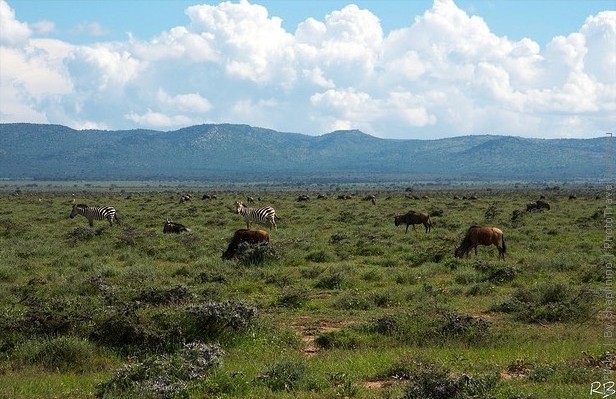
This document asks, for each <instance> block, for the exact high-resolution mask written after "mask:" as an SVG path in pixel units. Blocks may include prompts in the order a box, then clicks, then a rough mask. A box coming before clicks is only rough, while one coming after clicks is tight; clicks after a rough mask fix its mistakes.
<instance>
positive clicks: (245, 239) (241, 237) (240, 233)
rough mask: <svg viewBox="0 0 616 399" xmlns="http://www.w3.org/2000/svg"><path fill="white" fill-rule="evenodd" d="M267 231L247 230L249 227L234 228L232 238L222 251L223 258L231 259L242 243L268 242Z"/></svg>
mask: <svg viewBox="0 0 616 399" xmlns="http://www.w3.org/2000/svg"><path fill="white" fill-rule="evenodd" d="M269 239H270V237H269V233H268V232H267V231H265V230H249V229H240V230H236V231H235V233H234V234H233V238H232V239H231V241H230V242H229V246H228V247H227V250H226V251H225V252H223V254H222V258H223V259H227V260H228V259H233V258H234V257H235V256H236V254H237V250H238V248H239V246H240V244H242V243H248V244H253V245H255V244H261V243H266V244H269Z"/></svg>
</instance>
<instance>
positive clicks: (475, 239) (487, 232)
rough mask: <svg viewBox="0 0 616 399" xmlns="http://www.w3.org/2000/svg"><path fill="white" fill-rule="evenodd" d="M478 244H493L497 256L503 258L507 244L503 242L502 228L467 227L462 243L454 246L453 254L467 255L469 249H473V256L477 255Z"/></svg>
mask: <svg viewBox="0 0 616 399" xmlns="http://www.w3.org/2000/svg"><path fill="white" fill-rule="evenodd" d="M478 245H486V246H489V245H495V246H496V248H498V258H499V259H503V260H504V259H505V253H506V252H507V244H506V243H505V236H504V235H503V232H502V230H501V229H499V228H497V227H481V226H471V227H469V229H468V230H467V231H466V235H465V236H464V239H463V240H462V243H461V244H460V246H459V247H458V248H456V250H455V253H454V254H455V256H456V258H463V257H468V256H469V253H470V251H471V249H474V250H475V256H477V246H478Z"/></svg>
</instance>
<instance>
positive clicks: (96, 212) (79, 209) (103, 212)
mask: <svg viewBox="0 0 616 399" xmlns="http://www.w3.org/2000/svg"><path fill="white" fill-rule="evenodd" d="M77 215H83V216H85V217H86V218H88V224H89V225H90V227H92V226H94V220H104V219H107V220H108V221H109V225H110V226H113V221H114V220H115V221H116V223H118V224H119V223H120V219H118V214H117V213H116V210H115V209H114V208H112V207H110V206H98V207H97V206H87V205H85V204H75V205H73V211H72V212H71V214H70V215H69V217H70V218H71V219H73V218H74V217H75V216H77Z"/></svg>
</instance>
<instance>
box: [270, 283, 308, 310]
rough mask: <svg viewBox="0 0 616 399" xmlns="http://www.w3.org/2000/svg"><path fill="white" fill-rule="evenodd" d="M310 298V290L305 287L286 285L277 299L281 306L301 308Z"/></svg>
mask: <svg viewBox="0 0 616 399" xmlns="http://www.w3.org/2000/svg"><path fill="white" fill-rule="evenodd" d="M307 300H308V290H307V289H306V288H304V287H286V288H284V289H283V290H282V293H281V294H280V297H279V298H278V300H277V301H276V302H277V304H278V305H279V306H283V307H287V308H301V307H302V306H303V305H304V303H306V301H307Z"/></svg>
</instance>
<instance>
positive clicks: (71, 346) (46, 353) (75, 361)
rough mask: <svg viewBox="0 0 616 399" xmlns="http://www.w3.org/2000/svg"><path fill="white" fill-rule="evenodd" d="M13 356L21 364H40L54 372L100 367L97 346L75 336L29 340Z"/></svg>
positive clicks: (16, 349)
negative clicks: (98, 365)
mask: <svg viewBox="0 0 616 399" xmlns="http://www.w3.org/2000/svg"><path fill="white" fill-rule="evenodd" d="M11 357H12V359H13V361H14V362H15V363H16V364H17V365H18V366H22V367H23V366H38V367H41V368H42V369H44V370H46V371H50V372H60V373H65V372H74V373H82V372H86V371H91V370H92V369H96V368H97V367H96V366H97V348H96V346H95V345H94V344H93V343H91V342H89V341H88V340H86V339H83V338H77V337H71V336H59V337H54V338H42V339H33V340H28V341H25V342H23V343H21V344H20V345H18V346H17V347H16V348H15V349H14V351H13V354H12V356H11Z"/></svg>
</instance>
